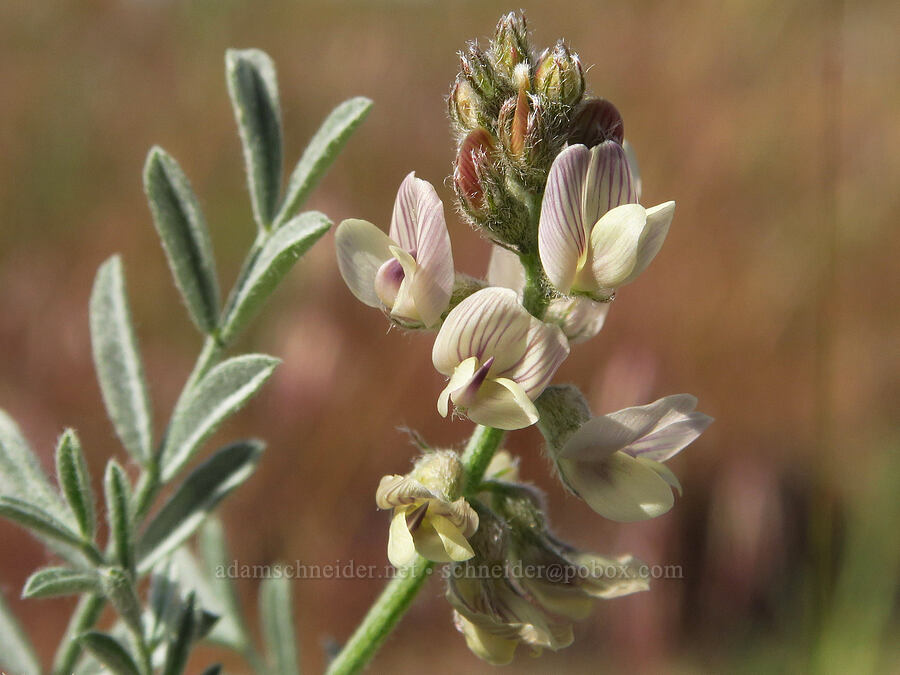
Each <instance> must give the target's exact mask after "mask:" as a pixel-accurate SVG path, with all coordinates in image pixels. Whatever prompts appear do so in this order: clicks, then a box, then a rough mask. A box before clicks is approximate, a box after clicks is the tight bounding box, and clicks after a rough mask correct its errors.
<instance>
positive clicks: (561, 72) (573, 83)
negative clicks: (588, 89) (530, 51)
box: [534, 40, 584, 106]
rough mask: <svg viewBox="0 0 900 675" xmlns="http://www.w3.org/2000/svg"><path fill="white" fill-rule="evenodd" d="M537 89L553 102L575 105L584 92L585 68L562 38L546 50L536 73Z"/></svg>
mask: <svg viewBox="0 0 900 675" xmlns="http://www.w3.org/2000/svg"><path fill="white" fill-rule="evenodd" d="M534 83H535V90H536V91H537V93H539V94H542V95H543V96H545V97H546V98H547V100H548V101H550V102H552V103H561V104H563V105H567V106H569V105H575V104H576V103H578V101H580V100H581V96H582V94H584V69H583V68H582V67H581V60H580V59H579V58H578V55H577V54H573V53H571V52H570V51H569V48H568V47H566V45H565V43H564V42H563V41H562V40H560V41H559V42H557V43H556V46H555V47H554V48H553V49H552V50H549V49H546V50H544V53H543V54H542V55H541V58H540V60H539V61H538V65H537V69H536V70H535V74H534Z"/></svg>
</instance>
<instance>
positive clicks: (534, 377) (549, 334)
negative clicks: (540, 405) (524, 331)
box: [494, 317, 569, 421]
mask: <svg viewBox="0 0 900 675" xmlns="http://www.w3.org/2000/svg"><path fill="white" fill-rule="evenodd" d="M568 355H569V341H568V340H567V339H566V336H565V335H563V332H562V331H561V330H560V329H559V326H555V325H553V324H549V323H544V322H542V321H539V320H538V319H535V318H534V317H532V318H531V325H530V326H529V329H528V337H527V343H526V346H525V352H524V353H523V354H522V357H521V358H520V359H519V360H518V361H516V362H515V363H513V364H511V365H510V366H509V367H508V368H507V369H505V370H499V369H495V370H494V373H496V375H495V377H506V378H509V379H511V380H514V381H515V382H518V383H519V385H521V387H522V388H523V389H524V390H525V393H526V394H528V397H529V398H530V399H531V400H534V399H536V398H537V397H538V396H540V395H541V392H543V391H544V389H545V388H546V387H547V385H548V384H550V380H551V378H552V377H553V375H554V374H555V373H556V371H557V369H558V368H559V366H560V365H561V364H562V362H563V361H565V359H566V357H567V356H568ZM536 419H537V418H535V421H536Z"/></svg>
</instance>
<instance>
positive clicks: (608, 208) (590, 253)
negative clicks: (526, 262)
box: [538, 140, 675, 300]
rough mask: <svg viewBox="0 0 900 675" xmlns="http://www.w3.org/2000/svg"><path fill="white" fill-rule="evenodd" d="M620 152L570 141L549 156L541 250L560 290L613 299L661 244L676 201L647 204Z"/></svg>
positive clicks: (613, 146) (607, 144) (606, 144)
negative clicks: (565, 146) (567, 144)
mask: <svg viewBox="0 0 900 675" xmlns="http://www.w3.org/2000/svg"><path fill="white" fill-rule="evenodd" d="M638 199H639V194H638V185H637V181H635V180H634V177H633V176H632V172H631V168H630V166H629V163H628V157H627V155H626V152H625V149H624V148H623V147H622V146H621V145H620V144H619V143H618V142H616V141H615V140H606V141H603V142H602V143H600V144H599V145H596V146H594V147H593V148H591V149H590V150H589V149H588V148H587V147H586V146H584V145H572V146H570V147H568V148H566V149H565V150H563V151H562V152H561V153H560V154H559V155H558V156H557V157H556V159H555V160H554V161H553V165H552V166H551V167H550V173H549V175H548V177H547V188H546V192H545V193H544V199H543V202H542V204H541V217H540V224H539V226H538V250H539V253H540V257H541V263H542V264H543V266H544V271H545V272H546V273H547V277H548V278H549V279H550V281H551V282H552V283H553V285H554V286H555V287H556V288H557V289H558V290H559V291H560V292H562V293H565V294H569V295H587V296H588V297H591V298H593V299H595V300H608V299H610V298H611V297H612V296H613V294H614V293H615V290H616V289H617V288H619V287H620V286H623V285H625V284H627V283H629V282H630V281H633V280H634V279H635V278H636V277H637V276H638V275H639V274H640V273H641V272H643V271H644V269H646V267H647V265H649V264H650V261H651V260H653V258H654V257H655V256H656V254H657V253H658V252H659V249H660V248H661V247H662V244H663V241H664V240H665V238H666V234H667V233H668V231H669V225H670V224H671V222H672V215H673V214H674V211H675V202H666V203H664V204H660V205H659V206H654V207H652V208H650V209H645V208H644V207H643V206H641V205H640V204H637V203H636V202H637V201H638Z"/></svg>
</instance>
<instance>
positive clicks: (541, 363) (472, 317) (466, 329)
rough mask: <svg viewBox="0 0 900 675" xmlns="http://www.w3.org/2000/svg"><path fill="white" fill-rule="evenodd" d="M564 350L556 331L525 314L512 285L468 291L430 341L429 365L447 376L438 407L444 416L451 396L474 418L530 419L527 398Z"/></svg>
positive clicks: (518, 422)
mask: <svg viewBox="0 0 900 675" xmlns="http://www.w3.org/2000/svg"><path fill="white" fill-rule="evenodd" d="M568 353H569V344H568V341H567V340H566V337H565V335H563V333H562V331H561V330H560V329H559V328H558V327H557V326H553V325H550V324H546V323H544V322H542V321H540V320H538V319H536V318H534V317H533V316H531V315H530V314H529V313H528V312H527V311H526V310H525V308H524V307H522V305H521V304H520V303H519V299H518V296H517V295H516V292H515V291H512V290H510V289H508V288H485V289H482V290H480V291H478V292H476V293H473V294H472V295H470V296H469V297H468V298H466V299H465V300H463V301H462V302H461V303H459V305H457V306H456V307H454V308H453V309H452V310H451V311H450V313H449V314H448V315H447V318H446V320H445V321H444V324H443V326H441V330H440V332H439V333H438V336H437V339H436V340H435V343H434V350H433V352H432V360H433V361H434V367H435V368H437V370H438V371H439V372H441V373H443V374H444V375H447V376H449V377H450V381H449V382H448V384H447V386H446V387H445V388H444V390H443V391H442V392H441V395H440V396H439V397H438V403H437V407H438V412H440V414H441V415H443V416H445V417H446V415H447V413H448V411H449V406H450V402H451V401H452V402H453V404H454V405H455V406H456V408H457V410H459V411H461V412H463V413H464V414H466V415H467V416H468V417H469V419H471V420H472V421H473V422H477V423H478V424H484V425H486V426H491V427H496V428H498V429H521V428H523V427H527V426H529V425H531V424H534V423H535V422H536V421H537V420H538V417H539V415H538V411H537V408H535V406H534V403H533V401H534V399H535V398H537V397H538V396H539V395H540V394H541V392H542V391H543V390H544V388H545V387H546V386H547V385H548V384H549V382H550V378H551V377H553V374H554V373H555V372H556V370H557V368H559V366H560V364H561V363H562V362H563V360H564V359H565V358H566V356H567V355H568Z"/></svg>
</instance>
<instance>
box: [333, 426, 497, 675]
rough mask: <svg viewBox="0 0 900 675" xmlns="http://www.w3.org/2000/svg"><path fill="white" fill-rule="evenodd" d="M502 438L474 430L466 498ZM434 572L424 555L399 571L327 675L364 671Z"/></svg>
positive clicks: (467, 464)
mask: <svg viewBox="0 0 900 675" xmlns="http://www.w3.org/2000/svg"><path fill="white" fill-rule="evenodd" d="M503 435H504V432H503V431H502V430H500V429H492V428H490V427H482V426H477V427H475V431H474V432H472V436H471V438H470V439H469V443H468V445H467V446H466V450H465V452H464V453H463V467H464V469H465V477H464V481H463V486H464V487H463V494H464V495H465V494H467V493H468V490H470V489H472V488H475V487H476V486H477V485H478V484H479V483H480V482H481V478H482V476H484V471H485V469H486V468H487V465H488V464H489V463H490V461H491V457H493V456H494V453H495V452H496V451H497V448H498V447H500V443H501V441H502V440H503ZM450 496H451V497H453V496H454V495H450ZM433 570H434V563H433V562H431V561H429V560H425V558H423V557H422V556H417V557H416V560H415V562H414V563H413V564H412V565H410V566H409V567H406V568H404V569H402V570H398V571H397V575H396V576H395V577H394V578H393V579H392V580H391V581H390V583H388V585H387V586H385V589H384V590H383V591H382V592H381V595H380V596H379V597H378V599H377V600H376V601H375V603H374V604H373V605H372V606H371V607H370V608H369V611H368V613H367V614H366V616H365V617H364V618H363V620H362V623H360V624H359V626H357V628H356V630H355V631H354V633H353V635H351V636H350V639H349V640H348V641H347V644H346V645H344V648H343V649H342V650H341V652H340V653H339V654H338V655H337V656H336V657H335V659H334V661H332V662H331V664H330V665H329V667H328V670H327V671H326V675H350V674H352V673H358V672H359V671H361V670H362V669H363V668H364V667H365V666H366V664H367V663H368V662H369V661H370V660H371V659H372V657H373V656H375V652H377V651H378V649H379V647H381V645H382V644H383V643H384V641H385V639H386V638H387V636H388V635H390V634H391V631H393V630H394V627H395V626H396V625H397V623H398V622H399V621H400V619H401V618H402V617H403V615H404V614H405V613H406V610H408V609H409V607H410V605H411V604H412V601H413V600H414V599H415V597H416V595H417V594H418V593H419V591H420V590H421V588H422V586H423V585H424V584H425V581H426V579H428V577H429V576H431V573H432V572H433Z"/></svg>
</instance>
